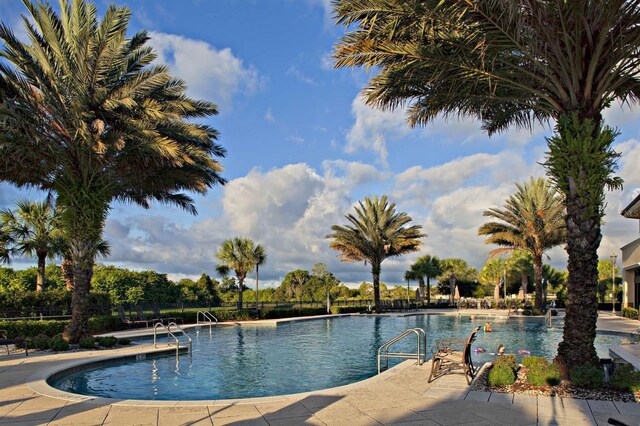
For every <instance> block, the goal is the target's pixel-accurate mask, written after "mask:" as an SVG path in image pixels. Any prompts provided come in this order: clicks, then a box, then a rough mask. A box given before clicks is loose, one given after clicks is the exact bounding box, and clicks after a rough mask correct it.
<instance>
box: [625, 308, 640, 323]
mask: <svg viewBox="0 0 640 426" xmlns="http://www.w3.org/2000/svg"><path fill="white" fill-rule="evenodd" d="M622 316H623V317H627V318H631V319H635V320H637V319H638V310H637V309H636V308H631V307H628V306H627V307H624V308H622Z"/></svg>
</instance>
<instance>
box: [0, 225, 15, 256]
mask: <svg viewBox="0 0 640 426" xmlns="http://www.w3.org/2000/svg"><path fill="white" fill-rule="evenodd" d="M11 244H13V239H12V238H11V235H10V234H9V233H8V232H7V231H5V229H4V228H3V227H0V263H7V264H8V263H10V262H11Z"/></svg>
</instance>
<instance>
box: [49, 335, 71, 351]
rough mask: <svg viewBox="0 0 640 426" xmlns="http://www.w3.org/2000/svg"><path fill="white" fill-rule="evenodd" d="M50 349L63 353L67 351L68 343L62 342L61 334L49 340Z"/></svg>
mask: <svg viewBox="0 0 640 426" xmlns="http://www.w3.org/2000/svg"><path fill="white" fill-rule="evenodd" d="M51 349H53V350H54V351H56V352H63V351H68V350H69V342H67V341H66V340H64V338H63V337H62V335H61V334H59V335H57V336H55V337H54V338H53V339H51Z"/></svg>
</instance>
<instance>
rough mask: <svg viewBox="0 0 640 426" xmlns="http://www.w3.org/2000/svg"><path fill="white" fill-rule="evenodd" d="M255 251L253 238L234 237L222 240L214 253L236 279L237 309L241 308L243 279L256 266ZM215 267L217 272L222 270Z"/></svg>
mask: <svg viewBox="0 0 640 426" xmlns="http://www.w3.org/2000/svg"><path fill="white" fill-rule="evenodd" d="M255 251H256V246H255V244H254V242H253V240H250V239H249V238H242V237H235V238H231V239H228V240H224V241H223V242H222V244H221V245H220V247H219V248H218V252H217V253H216V257H217V258H218V260H220V261H221V262H222V265H224V266H226V267H227V268H229V270H233V271H234V272H235V274H236V278H237V279H238V283H237V284H238V304H237V308H238V309H242V292H243V291H244V280H245V279H246V278H247V274H248V273H249V272H251V271H253V268H255V266H256V258H255V257H254V253H255ZM265 258H266V256H265ZM217 269H218V271H219V272H221V271H223V270H224V269H221V268H217Z"/></svg>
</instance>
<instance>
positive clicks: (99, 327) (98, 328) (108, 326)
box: [89, 315, 128, 334]
mask: <svg viewBox="0 0 640 426" xmlns="http://www.w3.org/2000/svg"><path fill="white" fill-rule="evenodd" d="M126 328H128V326H127V325H126V324H124V323H123V322H122V321H121V320H120V318H118V317H117V316H112V315H102V316H98V317H93V318H89V332H90V333H92V334H99V333H107V332H109V331H116V330H124V329H126Z"/></svg>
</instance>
